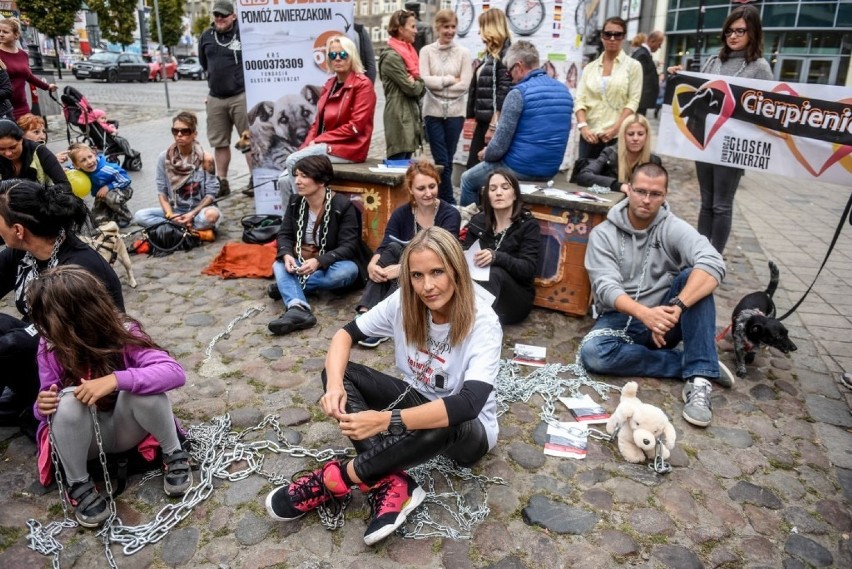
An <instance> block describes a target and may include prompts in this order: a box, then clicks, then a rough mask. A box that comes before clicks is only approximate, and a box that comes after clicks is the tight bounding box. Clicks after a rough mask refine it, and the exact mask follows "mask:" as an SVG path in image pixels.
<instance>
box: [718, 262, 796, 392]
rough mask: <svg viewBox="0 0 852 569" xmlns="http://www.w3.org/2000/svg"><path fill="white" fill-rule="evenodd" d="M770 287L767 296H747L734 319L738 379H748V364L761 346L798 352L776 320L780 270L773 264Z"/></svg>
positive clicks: (732, 329) (771, 263)
mask: <svg viewBox="0 0 852 569" xmlns="http://www.w3.org/2000/svg"><path fill="white" fill-rule="evenodd" d="M769 275H770V276H769V286H767V287H766V290H765V291H764V292H753V293H751V294H747V295H745V296H744V297H743V298H742V300H740V302H739V303H738V304H737V306H736V307H735V308H734V312H733V314H732V315H731V331H732V332H731V333H732V335H733V337H734V353H735V355H736V359H737V376H738V377H744V376H745V374H746V364H750V363H752V362H753V361H754V355H755V351H756V350H757V348H759V347H760V345H761V344H766V345H767V346H772V347H774V348H778V349H779V350H781V351H782V352H784V353H785V354H787V353H789V352H794V351H796V344H794V343H793V342H792V341H791V340H790V338H788V337H787V328H785V327H784V325H783V324H782V323H781V321H780V320H778V319H777V318H775V302H773V300H772V295H773V294H775V289H777V288H778V280H779V271H778V266H777V265H776V264H775V263H773V262H772V261H769Z"/></svg>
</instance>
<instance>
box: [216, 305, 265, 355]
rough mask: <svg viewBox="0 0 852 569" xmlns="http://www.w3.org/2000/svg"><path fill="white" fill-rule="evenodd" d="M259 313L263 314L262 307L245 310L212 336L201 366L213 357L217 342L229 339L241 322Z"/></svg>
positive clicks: (256, 306) (257, 306)
mask: <svg viewBox="0 0 852 569" xmlns="http://www.w3.org/2000/svg"><path fill="white" fill-rule="evenodd" d="M259 312H263V306H261V305H259V304H258V305H255V306H252V307H250V308H247V309H246V311H245V312H243V313H242V314H240V315H239V316H237V317H236V318H234V319H233V320H231V321H230V322H229V323H228V325H227V326H226V327H225V329H224V330H223V331H221V332H219V333H218V334H216V335H215V336H213V339H212V340H210V343H209V344H207V348H206V349H205V350H204V360H203V361H202V362H201V365H202V366H203V365H204V364H205V363H207V362H208V361H209V360H210V358H211V357H213V347H214V346H215V345H216V343H217V342H219V340H221V339H223V338H224V339H225V340H227V339H228V338H230V337H231V332H233V330H234V327H235V326H236V325H237V324H238V323H239V322H240V321H241V320H245V319H247V318H251V317H252V316H254V315H255V314H257V313H259Z"/></svg>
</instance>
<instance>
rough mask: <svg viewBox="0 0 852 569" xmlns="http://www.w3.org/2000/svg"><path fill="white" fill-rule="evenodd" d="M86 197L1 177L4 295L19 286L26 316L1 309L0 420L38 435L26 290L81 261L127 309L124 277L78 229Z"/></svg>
mask: <svg viewBox="0 0 852 569" xmlns="http://www.w3.org/2000/svg"><path fill="white" fill-rule="evenodd" d="M88 217H89V212H88V209H87V208H86V204H84V203H83V200H81V199H80V198H78V197H77V196H75V195H73V194H72V193H71V192H67V193H66V192H57V191H55V190H53V189H52V188H49V187H47V186H44V185H42V184H39V183H37V182H32V181H28V180H4V181H2V182H0V237H2V238H3V240H5V242H6V248H5V249H3V250H2V251H0V298H3V297H4V296H6V294H7V293H9V292H11V291H14V293H15V307H16V308H17V309H18V312H20V313H21V314H22V315H23V316H22V319H20V320H19V319H18V318H15V317H14V316H11V315H9V314H3V313H0V370H2V372H0V393H2V392H3V388H4V387H6V386H8V387H9V392H8V393H7V394H6V395H5V396H4V397H3V398H2V399H0V425H8V424H13V425H18V424H19V425H21V427H22V429H23V430H24V433H25V434H27V435H28V436H30V437H31V438H34V437H35V430H34V427H35V425H34V423H33V418H32V415H31V410H32V405H33V402H34V401H35V399H36V394H37V393H38V369H37V368H36V349H37V347H38V334H37V333H36V331H35V329H33V328H32V326H30V307H29V304H28V302H27V297H26V291H27V287H28V286H29V284H30V283H31V282H33V281H35V280H37V279H38V277H39V273H40V272H41V271H44V270H45V269H50V268H53V267H57V266H61V265H69V264H74V265H81V266H83V267H84V268H85V269H86V270H88V271H89V272H90V273H92V274H93V275H94V276H95V277H97V278H98V280H100V281H101V282H102V283H104V285H105V286H106V290H107V291H108V294H109V295H110V296H111V297H112V300H113V302H115V304H116V306H118V308H119V309H120V310H124V297H123V296H122V294H121V282H120V281H119V280H118V276H117V275H116V274H115V271H113V270H112V267H110V266H109V264H108V263H107V262H106V261H105V260H104V258H103V257H101V256H100V255H99V254H98V253H97V252H96V251H95V250H94V249H92V248H91V247H89V246H88V245H86V244H85V243H83V242H82V241H80V239H78V238H77V236H76V235H75V234H74V232H75V230H76V229H78V228H79V227H81V226H82V225H83V224H84V223H86V221H87V220H88Z"/></svg>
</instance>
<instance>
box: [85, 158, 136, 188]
mask: <svg viewBox="0 0 852 569" xmlns="http://www.w3.org/2000/svg"><path fill="white" fill-rule="evenodd" d="M80 171H81V172H83V170H80ZM85 174H87V175H88V176H89V179H90V180H91V181H92V195H93V196H95V195H97V193H98V190H100V189H101V188H102V187H104V186H106V187H107V189H108V190H109V191H112V190H119V189H121V188H126V187H128V186H129V185H130V177H129V176H128V175H127V172H126V171H125V170H124V168H122V167H121V166H119V165H118V164H114V163H112V162H107V159H106V157H105V156H104V155H103V154H99V155H98V165H97V167H96V168H95V171H94V172H85Z"/></svg>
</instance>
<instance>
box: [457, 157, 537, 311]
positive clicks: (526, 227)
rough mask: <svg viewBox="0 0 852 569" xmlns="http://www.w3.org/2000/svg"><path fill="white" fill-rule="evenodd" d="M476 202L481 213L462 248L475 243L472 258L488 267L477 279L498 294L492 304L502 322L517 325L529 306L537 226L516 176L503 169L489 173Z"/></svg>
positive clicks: (535, 252) (535, 255)
mask: <svg viewBox="0 0 852 569" xmlns="http://www.w3.org/2000/svg"><path fill="white" fill-rule="evenodd" d="M480 202H481V203H482V207H483V210H484V211H482V212H480V213H477V214H476V215H474V216H473V218H472V219H471V220H470V223H469V224H468V225H467V228H466V232H465V236H464V239H463V241H462V246H463V247H464V248H465V249H470V247H471V246H472V245H473V244H474V243H475V242H476V241H479V246H480V250H479V251H477V252H476V253H474V257H473V262H474V263H475V264H476V266H477V267H489V269H490V270H489V276H488V280H487V281H477V282H479V283H480V284H481V285H482V286H483V287H484V288H485V289H486V290H488V292H490V293H491V294H493V295H494V296H495V297H496V298H495V300H494V304H493V306H494V312H496V313H497V316H498V317H499V318H500V323H501V324H515V323H517V322H520V321H521V320H523V319H524V318H526V317H527V315H528V314H529V313H530V310H532V305H533V300H534V299H535V282H534V281H535V274H536V270H537V269H538V258H539V254H540V251H541V230H540V229H539V226H538V221H536V220H535V218H533V216H532V214H531V213H530V212H529V211H528V210H526V209H524V208H523V206H522V204H521V186H520V184H519V182H518V179H517V178H516V177H515V175H514V174H512V173H511V172H509V171H507V170H495V171H494V172H492V173H491V174H490V175H489V176H488V179H487V180H486V182H485V186H484V187H483V188H482V195H481V196H480Z"/></svg>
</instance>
